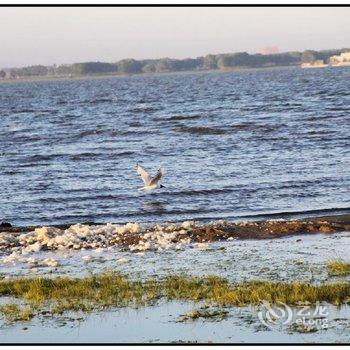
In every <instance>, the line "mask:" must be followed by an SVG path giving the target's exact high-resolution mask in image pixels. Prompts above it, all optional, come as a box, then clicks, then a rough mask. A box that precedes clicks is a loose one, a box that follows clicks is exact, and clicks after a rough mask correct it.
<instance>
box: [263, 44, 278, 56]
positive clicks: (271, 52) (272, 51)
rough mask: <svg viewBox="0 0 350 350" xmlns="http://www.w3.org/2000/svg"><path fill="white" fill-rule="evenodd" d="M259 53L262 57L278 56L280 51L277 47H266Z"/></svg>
mask: <svg viewBox="0 0 350 350" xmlns="http://www.w3.org/2000/svg"><path fill="white" fill-rule="evenodd" d="M259 53H260V54H261V55H276V54H277V53H279V50H278V47H277V46H266V47H263V48H261V49H260V50H259Z"/></svg>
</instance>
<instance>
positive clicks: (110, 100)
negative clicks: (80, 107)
mask: <svg viewBox="0 0 350 350" xmlns="http://www.w3.org/2000/svg"><path fill="white" fill-rule="evenodd" d="M110 102H114V100H113V99H112V98H96V99H95V100H91V101H90V102H89V103H90V104H91V105H96V104H99V103H110Z"/></svg>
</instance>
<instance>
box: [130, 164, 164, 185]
mask: <svg viewBox="0 0 350 350" xmlns="http://www.w3.org/2000/svg"><path fill="white" fill-rule="evenodd" d="M136 172H137V174H138V175H140V176H141V178H142V180H143V182H144V184H145V186H144V187H142V188H141V189H142V190H145V191H153V190H155V189H157V188H163V187H164V186H163V185H161V184H160V183H159V182H160V179H161V178H162V176H163V175H164V174H165V170H164V169H163V168H160V169H159V170H158V171H157V174H156V175H155V176H154V177H153V178H151V176H150V175H149V174H148V172H147V171H146V170H145V169H144V168H143V167H142V166H141V165H139V164H137V165H136Z"/></svg>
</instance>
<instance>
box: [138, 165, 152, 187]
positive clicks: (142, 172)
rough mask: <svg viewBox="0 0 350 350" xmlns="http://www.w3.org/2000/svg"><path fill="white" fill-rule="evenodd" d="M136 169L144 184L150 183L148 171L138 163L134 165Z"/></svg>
mask: <svg viewBox="0 0 350 350" xmlns="http://www.w3.org/2000/svg"><path fill="white" fill-rule="evenodd" d="M136 171H137V173H138V174H139V175H141V177H142V180H143V182H144V183H145V185H146V186H148V185H149V184H150V183H151V177H150V176H149V174H148V172H147V171H146V170H145V169H144V168H142V166H141V165H139V164H137V165H136Z"/></svg>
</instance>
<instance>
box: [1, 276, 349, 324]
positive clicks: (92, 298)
mask: <svg viewBox="0 0 350 350" xmlns="http://www.w3.org/2000/svg"><path fill="white" fill-rule="evenodd" d="M1 296H2V297H13V298H16V299H17V300H18V301H20V302H23V303H25V304H26V305H29V306H30V310H29V309H28V311H25V312H24V311H23V310H22V309H21V310H20V311H19V310H18V309H16V307H15V306H13V305H12V306H11V305H3V306H2V309H0V312H1V314H3V315H8V317H9V318H12V319H13V320H27V319H30V318H31V317H33V315H34V314H35V313H40V312H46V313H49V314H50V315H56V314H62V313H65V312H67V311H73V312H80V311H81V312H86V313H89V312H92V311H103V310H107V309H112V308H121V307H141V306H150V305H154V304H156V303H157V302H158V301H160V300H162V301H190V302H204V303H205V304H206V305H211V306H215V307H217V308H218V309H220V308H221V309H222V308H225V307H241V306H247V305H259V304H260V303H261V301H262V300H265V301H268V302H270V303H277V302H282V303H285V304H288V305H300V304H301V303H310V304H316V303H317V302H320V301H322V302H327V303H330V304H334V305H341V304H342V303H349V302H350V284H349V283H347V282H345V281H343V282H336V283H329V284H319V285H316V284H311V283H305V282H270V281H245V282H241V283H237V284H231V283H229V282H228V281H227V280H226V279H224V278H221V277H218V276H206V277H194V276H185V275H171V276H168V277H165V278H163V279H159V280H157V279H153V278H150V279H144V280H142V279H139V280H135V279H130V278H128V277H127V276H123V275H121V274H119V273H118V272H113V271H112V272H107V273H103V274H101V275H90V276H87V277H81V278H73V277H56V278H46V277H36V278H16V279H11V280H8V279H6V280H1V281H0V297H1ZM18 308H19V307H18ZM197 311H198V310H197ZM224 314H225V313H222V314H221V315H222V316H223V315H224ZM190 316H191V315H188V317H190ZM202 316H206V317H207V318H209V317H211V316H213V317H214V316H218V317H219V314H216V315H215V313H214V314H213V315H210V314H208V313H202V314H201V312H199V313H198V312H195V313H193V315H192V316H191V317H192V318H193V319H194V318H196V317H202Z"/></svg>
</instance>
